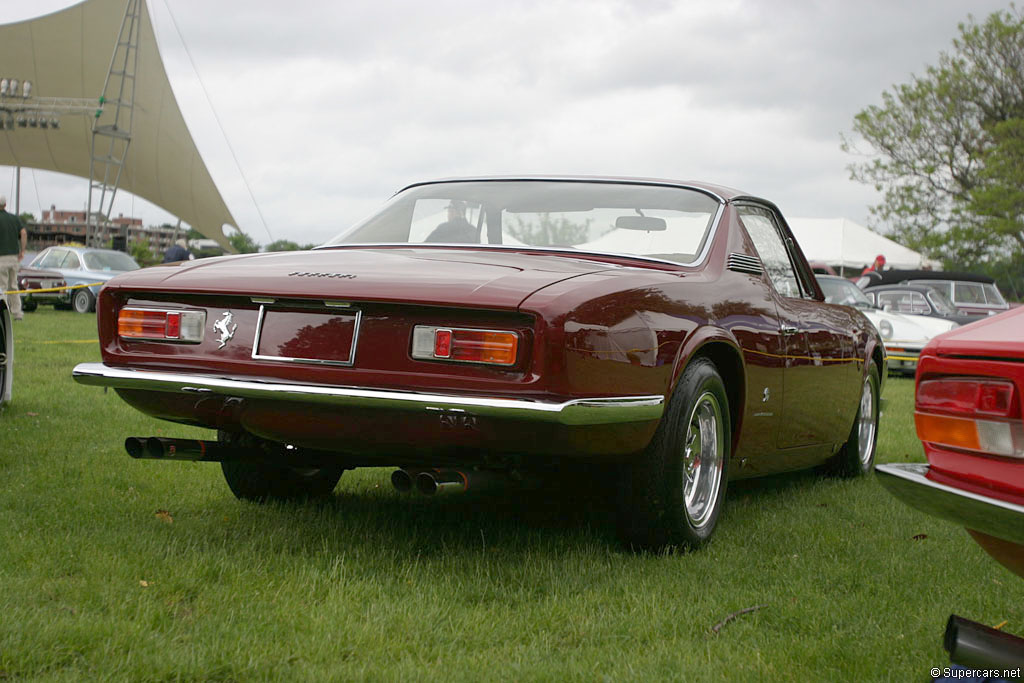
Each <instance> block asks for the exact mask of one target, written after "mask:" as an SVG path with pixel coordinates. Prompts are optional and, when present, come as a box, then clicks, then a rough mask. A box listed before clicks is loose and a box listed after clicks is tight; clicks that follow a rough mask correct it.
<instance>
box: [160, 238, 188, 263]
mask: <svg viewBox="0 0 1024 683" xmlns="http://www.w3.org/2000/svg"><path fill="white" fill-rule="evenodd" d="M191 258H193V256H192V252H190V251H189V250H188V242H186V241H185V240H183V239H179V240H177V241H175V243H174V244H172V245H171V246H170V247H168V248H167V251H165V252H164V263H174V262H176V261H188V260H189V259H191Z"/></svg>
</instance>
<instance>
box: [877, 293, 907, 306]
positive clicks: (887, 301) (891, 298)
mask: <svg viewBox="0 0 1024 683" xmlns="http://www.w3.org/2000/svg"><path fill="white" fill-rule="evenodd" d="M901 304H902V301H900V295H899V294H898V293H897V292H880V293H879V294H878V305H879V306H880V307H881V308H885V307H886V306H892V310H894V311H902V310H903V309H902V308H901Z"/></svg>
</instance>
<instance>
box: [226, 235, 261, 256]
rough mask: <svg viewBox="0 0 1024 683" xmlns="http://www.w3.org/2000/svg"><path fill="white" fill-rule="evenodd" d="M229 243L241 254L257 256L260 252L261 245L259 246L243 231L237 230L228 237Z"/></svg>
mask: <svg viewBox="0 0 1024 683" xmlns="http://www.w3.org/2000/svg"><path fill="white" fill-rule="evenodd" d="M228 242H229V243H230V244H231V246H232V247H234V249H235V251H236V252H238V253H239V254H255V253H256V252H257V251H259V250H260V245H259V244H257V243H256V241H255V240H254V239H253V238H252V237H250V236H249V235H247V234H246V233H244V232H242V231H241V230H236V231H235V232H233V233H231V235H230V236H229V237H228Z"/></svg>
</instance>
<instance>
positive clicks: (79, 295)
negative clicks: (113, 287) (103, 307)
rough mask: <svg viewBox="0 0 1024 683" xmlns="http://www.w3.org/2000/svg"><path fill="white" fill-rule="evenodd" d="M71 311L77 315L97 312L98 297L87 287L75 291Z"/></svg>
mask: <svg viewBox="0 0 1024 683" xmlns="http://www.w3.org/2000/svg"><path fill="white" fill-rule="evenodd" d="M71 309H72V310H73V311H74V312H75V313H91V312H93V311H95V310H96V297H95V296H93V293H92V292H90V291H89V289H88V288H87V287H83V288H82V289H78V290H75V293H74V295H72V297H71Z"/></svg>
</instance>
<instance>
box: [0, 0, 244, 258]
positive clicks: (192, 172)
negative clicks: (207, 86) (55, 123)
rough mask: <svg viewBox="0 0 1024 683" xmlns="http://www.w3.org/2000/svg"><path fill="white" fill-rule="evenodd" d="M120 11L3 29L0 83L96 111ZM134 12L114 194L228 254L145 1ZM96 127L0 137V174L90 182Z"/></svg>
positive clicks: (108, 4)
mask: <svg viewBox="0 0 1024 683" xmlns="http://www.w3.org/2000/svg"><path fill="white" fill-rule="evenodd" d="M125 7H126V0H85V2H82V3H79V4H77V5H73V6H71V7H69V8H67V9H64V10H61V11H59V12H54V13H53V14H48V15H46V16H42V17H39V18H37V19H31V20H28V21H21V22H16V23H13V24H6V25H2V26H0V64H2V65H3V73H2V74H0V76H2V77H3V78H17V79H18V80H19V81H22V82H24V81H31V82H32V92H31V94H32V96H33V98H37V99H45V98H57V97H59V98H82V99H91V100H93V101H95V102H97V103H98V102H99V97H100V95H102V94H103V86H104V82H105V81H106V78H107V73H108V71H109V70H110V67H111V61H112V59H111V58H112V55H113V54H114V47H115V44H116V43H117V41H118V35H119V32H120V30H121V23H122V20H123V19H124V16H125ZM139 10H140V16H139V33H138V62H137V70H136V73H135V92H134V113H133V116H132V122H131V142H130V144H129V146H128V153H127V157H126V159H125V164H124V167H123V169H122V172H121V176H120V182H119V183H118V187H119V188H121V189H125V190H128V191H129V192H132V193H134V194H136V195H138V196H139V197H142V198H143V199H146V200H148V201H150V202H153V203H154V204H156V205H157V206H159V207H160V208H162V209H164V210H166V211H168V212H169V213H171V214H174V215H175V216H177V217H178V218H180V219H181V220H182V221H184V222H185V223H188V224H189V225H191V226H192V227H193V228H195V229H196V230H198V231H199V232H201V233H202V234H204V235H206V236H207V237H209V238H211V239H214V240H216V241H217V243H219V244H220V245H221V246H223V247H224V248H225V249H227V250H228V251H234V250H233V249H232V248H231V246H230V244H229V243H228V241H227V239H226V238H225V237H224V232H223V226H224V225H225V224H226V225H231V226H237V224H236V222H235V219H234V218H233V217H232V215H231V212H230V211H229V210H228V208H227V206H226V205H225V203H224V200H223V198H222V197H221V195H220V192H219V191H218V190H217V187H216V185H214V183H213V179H212V178H211V176H210V173H209V171H208V170H207V168H206V164H205V163H203V159H202V157H201V156H200V155H199V151H198V150H197V149H196V145H195V142H194V141H193V140H192V135H191V134H190V133H189V130H188V127H187V126H186V125H185V119H184V118H183V117H182V114H181V110H180V109H179V108H178V103H177V100H175V98H174V92H173V91H172V90H171V84H170V82H169V81H168V79H167V73H166V71H165V70H164V65H163V60H162V59H161V58H160V53H159V51H158V49H157V43H156V36H155V34H154V32H153V24H152V22H151V20H150V16H149V10H148V8H147V6H146V2H145V0H142V1H141V2H139ZM18 99H19V98H17V97H10V96H7V97H0V107H4V106H7V107H10V106H15V107H16V106H17V105H18ZM109 106H110V105H108V107H109ZM93 121H94V118H93V117H92V116H90V115H84V114H65V115H64V116H62V117H61V118H60V127H59V128H56V129H55V128H42V127H40V128H35V127H24V128H23V127H15V128H13V129H6V130H3V131H0V164H2V165H6V166H26V167H30V168H38V169H42V170H47V171H59V172H61V173H68V174H71V175H76V176H81V177H83V178H89V177H90V162H91V159H92V125H93ZM85 190H86V186H85V184H83V192H84V191H85ZM93 208H94V210H99V209H100V207H98V206H94V207H93Z"/></svg>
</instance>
